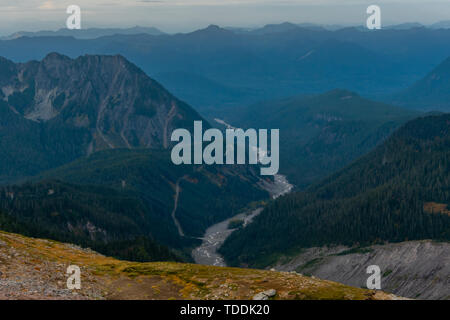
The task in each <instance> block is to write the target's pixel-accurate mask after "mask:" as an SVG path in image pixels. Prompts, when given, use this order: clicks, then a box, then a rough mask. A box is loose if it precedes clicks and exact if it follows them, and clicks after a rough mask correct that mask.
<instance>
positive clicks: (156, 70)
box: [0, 24, 450, 116]
mask: <svg viewBox="0 0 450 320" xmlns="http://www.w3.org/2000/svg"><path fill="white" fill-rule="evenodd" d="M265 30H266V31H268V32H263V33H258V32H257V31H255V30H253V31H249V32H243V31H242V30H241V31H239V32H234V31H230V30H229V29H224V28H221V27H219V26H217V25H211V26H209V27H207V28H204V29H200V30H196V31H194V32H189V33H177V34H166V35H160V36H153V35H149V34H133V35H123V34H116V35H108V36H104V37H99V38H96V39H95V41H92V40H87V39H75V38H73V37H61V36H54V37H51V36H50V37H31V38H30V37H21V38H18V39H14V40H8V41H0V56H4V57H6V58H8V59H11V60H13V61H15V62H25V61H29V60H32V59H35V60H40V59H43V58H44V57H45V56H46V55H47V54H48V53H49V52H54V51H56V52H59V53H61V54H65V55H67V56H70V57H71V58H75V57H78V56H80V55H84V54H102V55H104V54H108V55H111V54H113V55H116V54H121V55H123V56H124V57H126V58H127V59H129V60H130V61H132V62H133V63H135V64H136V65H137V66H139V67H140V68H141V69H142V70H143V71H144V72H146V73H147V74H148V75H151V76H152V77H153V78H155V79H156V80H159V79H158V78H157V75H167V74H174V73H177V74H179V75H180V78H181V79H183V76H182V75H183V74H184V75H191V76H189V77H187V78H186V82H189V81H190V79H189V78H191V77H192V75H195V76H196V77H197V76H198V77H201V78H202V79H207V81H201V82H200V81H199V82H197V83H196V86H192V87H190V88H187V89H186V88H185V87H184V86H183V84H182V81H180V80H179V79H173V78H168V77H162V78H161V80H162V83H163V85H164V86H165V87H166V88H168V90H170V91H172V92H176V93H177V94H180V96H179V98H180V99H183V100H185V101H186V102H187V103H190V104H191V105H194V106H195V107H196V108H197V110H198V111H199V112H204V111H206V110H208V114H206V112H205V113H203V115H204V116H210V115H211V114H212V112H210V110H214V111H215V113H216V114H214V116H218V115H219V114H217V113H220V112H221V111H226V109H227V108H228V107H232V106H239V105H242V103H243V102H244V103H254V102H258V101H263V100H269V99H279V98H283V97H288V96H293V95H297V94H304V93H319V92H324V91H328V90H332V89H334V88H346V89H349V90H352V91H356V92H359V93H361V94H364V95H367V96H370V97H375V96H377V95H382V94H383V95H387V94H392V93H395V92H397V91H399V90H402V89H405V88H407V87H408V86H410V85H411V84H412V83H414V82H415V81H417V80H419V79H421V78H422V77H423V76H425V75H426V73H428V72H429V71H430V70H431V69H432V68H434V67H435V66H436V65H437V64H439V63H440V62H442V60H443V59H445V58H446V57H448V53H449V52H450V44H449V42H448V41H446V39H448V37H449V36H450V30H449V29H430V28H412V29H406V30H403V29H401V30H392V29H388V28H386V29H382V30H377V31H374V32H369V31H368V30H364V29H361V28H355V27H346V28H343V29H339V30H334V31H331V30H327V29H324V28H314V27H308V26H296V25H292V24H282V25H271V26H267V27H266V29H265ZM260 31H261V30H260ZM274 31H276V32H274ZM198 77H197V79H198ZM211 83H214V84H216V85H217V86H219V87H222V88H233V89H236V90H232V91H228V92H226V94H225V96H224V95H223V94H222V93H221V94H219V95H218V96H216V95H215V94H214V92H210V93H207V94H205V92H208V90H209V89H208V88H209V87H210V85H211ZM233 91H234V92H233ZM243 91H244V92H245V94H244V97H245V100H244V101H243V100H242V97H243V94H242V92H243Z"/></svg>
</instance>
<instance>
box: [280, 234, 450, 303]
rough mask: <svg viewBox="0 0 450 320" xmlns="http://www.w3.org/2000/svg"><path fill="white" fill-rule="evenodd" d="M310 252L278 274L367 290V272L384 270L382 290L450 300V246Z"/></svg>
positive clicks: (411, 244)
mask: <svg viewBox="0 0 450 320" xmlns="http://www.w3.org/2000/svg"><path fill="white" fill-rule="evenodd" d="M349 249H350V248H348V247H343V246H339V247H333V248H326V247H324V248H310V249H307V250H305V251H304V252H303V253H301V254H300V255H298V256H296V257H295V258H294V259H292V260H290V261H289V262H283V263H282V264H280V265H278V266H277V267H276V269H277V270H289V271H290V270H296V271H297V272H301V273H306V274H313V275H315V276H316V277H319V278H322V279H329V280H333V281H338V282H342V283H345V284H347V285H352V286H356V287H366V281H367V278H368V277H369V276H370V275H369V274H367V273H366V268H367V267H368V266H370V265H378V266H379V267H380V269H381V275H382V277H381V289H382V290H383V291H387V292H392V293H394V294H396V295H400V296H403V297H408V298H416V299H450V243H446V242H443V243H439V242H432V241H408V242H402V243H395V244H387V245H375V246H371V247H368V248H361V249H354V250H351V251H349Z"/></svg>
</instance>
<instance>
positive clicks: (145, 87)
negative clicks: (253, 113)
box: [0, 53, 206, 180]
mask: <svg viewBox="0 0 450 320" xmlns="http://www.w3.org/2000/svg"><path fill="white" fill-rule="evenodd" d="M0 71H1V76H0V114H1V120H0V121H1V123H0V124H1V125H0V137H1V139H0V144H1V148H0V150H1V151H0V159H1V160H0V179H1V180H11V179H12V178H16V177H20V176H27V175H33V174H36V173H38V172H39V171H42V170H45V169H49V168H52V167H56V166H58V165H61V164H63V163H66V162H69V161H71V160H74V159H75V158H77V157H80V156H83V155H86V154H90V153H92V152H95V151H98V150H103V149H111V148H136V147H147V148H168V147H169V144H170V142H169V141H170V134H171V132H172V130H173V129H175V128H179V127H183V128H187V129H190V128H191V127H192V126H193V121H194V120H202V119H201V117H200V116H199V115H198V114H197V113H196V112H195V111H194V110H193V109H191V108H190V107H189V106H188V105H186V104H185V103H183V102H181V101H179V100H178V99H177V98H175V97H174V96H172V95H171V94H170V93H169V92H167V91H166V90H165V89H164V88H163V87H162V86H161V85H160V84H158V83H157V82H156V81H154V80H152V79H150V78H149V77H148V76H147V75H145V73H144V72H143V71H141V70H140V69H139V68H137V67H136V66H135V65H133V64H131V63H130V62H128V61H127V60H126V59H124V58H123V57H121V56H82V57H79V58H77V59H75V60H72V59H70V58H68V57H66V56H63V55H60V54H57V53H52V54H49V55H47V56H46V57H45V58H44V59H43V60H42V61H40V62H38V61H30V62H28V63H24V64H15V63H13V62H11V61H9V60H6V59H3V58H2V59H0ZM205 125H206V124H205Z"/></svg>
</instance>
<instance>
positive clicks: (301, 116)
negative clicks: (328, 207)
mask: <svg viewBox="0 0 450 320" xmlns="http://www.w3.org/2000/svg"><path fill="white" fill-rule="evenodd" d="M418 115H419V113H418V112H416V111H411V110H406V109H402V108H397V107H395V106H391V105H387V104H384V103H379V102H375V101H371V100H368V99H365V98H363V97H361V96H359V95H358V94H357V93H354V92H350V91H347V90H332V91H329V92H326V93H324V94H320V95H312V96H299V97H293V98H287V99H283V100H276V101H267V102H263V103H257V104H254V105H251V106H248V107H240V108H238V109H236V110H234V111H233V112H231V113H230V115H229V117H227V118H226V120H227V121H229V122H230V123H231V124H232V125H234V126H238V127H243V128H271V129H280V172H281V173H282V174H286V175H287V176H288V178H289V180H290V181H291V182H293V183H294V184H295V185H296V186H297V187H299V188H304V187H306V186H308V185H310V184H311V183H315V182H318V181H319V180H321V179H323V178H325V177H326V176H327V175H329V174H331V173H334V172H335V171H337V170H339V169H341V168H343V167H344V166H346V165H348V164H350V163H351V162H352V161H353V160H355V159H357V158H358V157H360V156H362V155H363V154H365V153H367V152H369V151H371V150H372V149H373V148H374V147H375V146H376V145H377V144H379V143H381V142H382V141H383V140H384V139H386V138H387V137H388V136H389V135H390V134H391V133H392V132H393V131H394V130H395V129H397V128H398V127H399V126H401V125H402V124H403V123H405V122H407V121H408V120H410V119H412V118H414V117H416V116H418Z"/></svg>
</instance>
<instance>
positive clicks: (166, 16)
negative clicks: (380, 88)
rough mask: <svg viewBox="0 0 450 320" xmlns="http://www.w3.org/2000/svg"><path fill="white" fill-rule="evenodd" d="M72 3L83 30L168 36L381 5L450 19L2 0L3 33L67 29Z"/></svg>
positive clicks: (273, 0)
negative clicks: (146, 30)
mask: <svg viewBox="0 0 450 320" xmlns="http://www.w3.org/2000/svg"><path fill="white" fill-rule="evenodd" d="M71 4H76V5H79V6H80V7H81V10H82V27H83V28H87V27H130V26H135V25H141V26H156V27H158V28H160V29H162V30H163V31H166V32H185V31H191V30H194V29H198V28H202V27H205V26H207V25H209V24H218V25H220V26H244V27H246V26H250V27H254V26H260V25H264V24H267V23H280V22H284V21H290V22H294V23H302V22H313V23H321V24H345V25H355V24H358V25H361V24H365V20H366V17H367V15H366V8H367V7H368V6H369V5H371V4H377V5H379V6H380V7H381V9H382V22H383V24H385V25H387V24H396V23H403V22H412V21H414V22H421V23H424V24H429V23H433V22H437V21H441V20H450V0H376V1H375V0H374V1H367V0H69V1H66V0H44V1H41V0H0V34H9V33H11V32H14V31H19V30H26V31H37V30H42V29H52V30H53V29H59V28H63V27H65V21H66V19H67V16H68V15H67V14H66V8H67V6H68V5H71Z"/></svg>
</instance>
